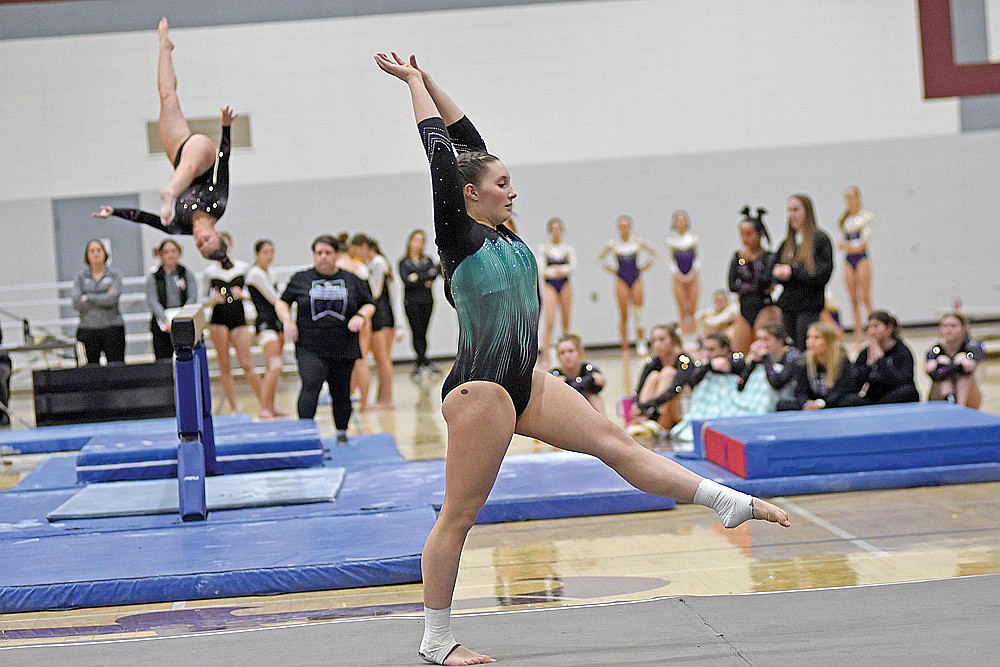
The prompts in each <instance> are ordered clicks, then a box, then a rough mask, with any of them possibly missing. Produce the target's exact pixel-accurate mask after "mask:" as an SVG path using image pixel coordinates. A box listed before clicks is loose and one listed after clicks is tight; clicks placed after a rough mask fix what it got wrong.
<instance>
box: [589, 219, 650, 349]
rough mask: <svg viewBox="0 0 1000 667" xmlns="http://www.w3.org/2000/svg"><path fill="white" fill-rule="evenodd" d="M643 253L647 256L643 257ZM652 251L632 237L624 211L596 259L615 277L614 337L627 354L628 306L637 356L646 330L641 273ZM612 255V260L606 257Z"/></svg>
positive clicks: (642, 242) (648, 263)
mask: <svg viewBox="0 0 1000 667" xmlns="http://www.w3.org/2000/svg"><path fill="white" fill-rule="evenodd" d="M643 254H645V255H646V256H647V257H643ZM655 256H656V252H655V251H654V250H653V249H652V248H651V247H650V246H649V244H647V243H646V242H645V241H643V240H642V239H639V238H636V239H634V240H633V239H632V218H631V217H629V216H627V215H620V216H618V239H617V240H611V241H608V244H607V245H606V246H604V250H602V251H601V254H600V257H599V259H600V260H601V261H602V266H603V267H604V269H605V270H606V271H607V272H608V273H611V274H613V275H614V276H615V277H616V278H617V280H615V299H616V300H617V302H618V337H619V340H621V347H622V354H623V355H626V356H627V355H628V354H629V353H630V351H631V345H630V344H629V338H628V311H629V306H631V307H632V317H633V319H634V320H635V334H636V351H637V352H638V353H639V355H640V356H645V355H646V351H647V348H646V341H645V338H646V331H645V329H644V328H643V326H642V302H643V282H642V273H643V271H645V270H646V269H648V268H649V267H650V266H652V264H653V259H652V258H653V257H655ZM611 257H614V264H613V265H612V264H610V263H609V262H608V261H607V260H609V259H610V258H611Z"/></svg>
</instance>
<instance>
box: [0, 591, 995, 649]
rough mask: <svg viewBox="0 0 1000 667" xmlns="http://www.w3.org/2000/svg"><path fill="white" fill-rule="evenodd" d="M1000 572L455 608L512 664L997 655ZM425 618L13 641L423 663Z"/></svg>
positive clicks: (484, 643) (464, 626)
mask: <svg viewBox="0 0 1000 667" xmlns="http://www.w3.org/2000/svg"><path fill="white" fill-rule="evenodd" d="M998 618H1000V575H984V576H976V577H965V578H958V579H946V580H940V581H927V582H915V583H904V584H888V585H882V586H867V587H858V588H836V589H824V590H812V591H798V592H785V593H770V594H750V595H730V596H713V597H669V598H661V599H657V600H650V601H644V602H636V603H620V604H607V605H596V606H587V607H558V608H549V609H535V610H524V611H500V612H490V613H484V614H475V615H467V616H457V617H456V618H455V619H454V620H453V628H454V630H455V635H456V637H457V638H458V639H459V640H464V641H467V642H469V644H470V645H471V646H473V647H474V648H476V649H477V650H481V651H485V652H487V653H490V654H491V655H493V656H494V657H498V658H500V661H501V662H500V664H502V665H533V666H535V665H662V664H670V665H768V666H770V665H796V666H799V665H810V666H813V665H835V666H836V667H844V666H845V665H849V664H852V663H853V664H858V665H876V664H877V665H880V666H881V665H908V666H909V665H944V664H946V665H948V666H949V667H957V666H959V665H983V664H988V663H990V662H991V661H995V660H996V659H997V656H998V655H1000V633H998V630H1000V621H998V620H997V619H998ZM421 627H422V623H421V621H420V620H419V619H411V618H392V617H388V618H378V619H365V620H357V621H352V622H334V623H314V624H309V625H303V626H296V627H284V628H270V629H266V630H255V631H244V632H224V633H218V634H211V633H203V634H198V635H182V636H176V637H156V638H151V639H141V640H120V641H108V642H100V643H93V644H85V645H68V646H38V647H30V648H17V649H9V650H0V663H3V664H17V665H45V666H46V667H55V666H57V665H73V666H74V667H83V666H84V665H101V666H104V665H112V664H128V665H154V664H157V665H163V664H185V665H240V667H250V666H255V665H418V664H423V663H422V661H421V660H420V659H419V658H418V657H417V655H416V647H417V642H418V641H419V638H420V632H421Z"/></svg>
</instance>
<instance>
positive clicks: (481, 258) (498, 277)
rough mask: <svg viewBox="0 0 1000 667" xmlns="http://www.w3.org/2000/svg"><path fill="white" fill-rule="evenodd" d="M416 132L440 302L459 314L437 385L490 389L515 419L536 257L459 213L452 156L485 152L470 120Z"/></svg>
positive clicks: (532, 343)
mask: <svg viewBox="0 0 1000 667" xmlns="http://www.w3.org/2000/svg"><path fill="white" fill-rule="evenodd" d="M418 128H419V130H420V136H421V139H422V141H423V144H424V149H425V150H426V151H427V159H428V160H429V161H430V166H431V184H432V186H433V188H434V242H435V244H436V245H437V247H438V252H439V253H440V255H441V268H442V272H443V274H444V280H445V296H447V297H448V301H450V302H451V304H452V305H453V306H455V309H456V310H457V311H458V324H459V328H458V354H457V355H456V357H455V365H454V366H453V367H452V369H451V372H450V373H448V377H446V378H445V380H444V383H443V384H442V385H441V397H442V398H444V397H445V396H447V395H448V393H449V392H450V391H452V390H454V389H455V388H456V387H458V386H459V385H461V384H464V383H466V382H473V381H477V380H478V381H485V382H494V383H496V384H498V385H500V386H501V387H503V388H504V390H505V391H506V392H507V394H508V395H509V396H510V400H511V402H512V403H513V404H514V410H515V412H516V413H517V414H519V415H520V414H521V413H522V412H524V410H525V408H527V407H528V402H529V401H530V399H531V380H532V374H533V372H534V366H535V361H536V358H537V356H538V312H539V306H538V301H539V299H538V266H537V265H536V264H535V255H534V253H532V252H531V250H530V249H529V248H528V246H527V245H525V243H524V241H522V240H521V239H519V238H518V237H517V234H515V233H514V232H512V231H510V229H508V228H507V227H506V226H505V225H501V226H500V227H499V228H497V229H494V228H493V227H492V226H490V225H486V224H483V223H480V222H478V221H476V220H473V219H472V218H471V217H469V214H468V212H467V211H466V209H465V197H464V195H463V185H464V184H465V180H464V179H463V177H462V175H461V173H460V170H459V168H458V163H457V159H456V157H455V153H454V150H457V151H459V152H460V153H464V152H474V151H485V150H486V144H485V143H484V142H483V139H482V137H480V136H479V133H478V132H477V131H476V128H475V127H474V126H473V125H472V123H471V122H470V121H469V119H468V118H465V117H462V118H461V119H460V120H458V121H456V122H455V123H452V124H451V125H449V126H447V127H445V124H444V121H443V120H442V119H441V118H439V117H432V118H427V119H425V120H422V121H420V123H418ZM494 159H495V158H494Z"/></svg>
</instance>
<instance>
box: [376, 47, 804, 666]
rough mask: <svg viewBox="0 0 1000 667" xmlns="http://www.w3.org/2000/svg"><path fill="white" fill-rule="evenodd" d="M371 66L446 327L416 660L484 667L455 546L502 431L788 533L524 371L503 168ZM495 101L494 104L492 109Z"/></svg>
mask: <svg viewBox="0 0 1000 667" xmlns="http://www.w3.org/2000/svg"><path fill="white" fill-rule="evenodd" d="M375 61H376V63H377V64H378V66H379V67H380V68H381V69H382V70H383V71H384V72H386V73H388V74H390V75H392V76H394V77H396V78H398V79H400V80H401V81H403V82H404V83H405V84H406V86H407V88H408V90H409V93H410V101H411V103H412V106H413V114H414V117H415V120H416V124H417V128H418V130H419V132H420V137H421V141H422V146H423V149H424V151H425V153H426V156H427V159H428V161H429V162H430V169H431V173H432V178H431V184H432V187H433V197H434V232H435V242H436V244H437V246H438V250H439V251H440V256H441V265H442V269H443V273H444V276H445V294H446V295H447V297H448V300H449V301H450V302H451V304H452V305H453V306H454V307H455V309H456V311H457V313H458V322H459V333H458V353H457V355H456V359H455V365H454V367H453V368H452V370H451V372H450V373H449V375H448V377H447V378H446V379H445V382H444V386H443V387H442V398H443V402H442V406H441V411H442V413H443V414H444V418H445V422H446V423H447V425H448V443H447V462H446V464H445V495H444V502H443V503H442V506H441V512H440V513H439V515H438V517H437V521H436V522H435V523H434V527H433V528H432V529H431V532H430V535H429V536H428V537H427V542H426V543H425V545H424V549H423V554H422V557H421V564H422V570H423V582H424V618H425V623H424V636H423V639H422V641H421V643H420V648H419V655H420V657H421V658H422V659H424V660H425V661H427V662H430V663H435V664H439V665H470V664H483V663H488V662H495V660H494V659H493V658H491V657H490V656H488V655H484V654H482V653H478V652H476V651H473V650H471V649H470V648H468V647H466V646H462V645H460V644H459V643H458V642H456V641H455V637H454V635H453V634H452V631H451V621H450V619H451V604H452V599H453V597H454V593H455V583H456V579H457V577H458V569H459V562H460V560H461V554H462V548H463V545H464V544H465V540H466V537H467V535H468V533H469V530H470V529H471V528H472V526H473V524H474V523H475V521H476V517H477V516H478V515H479V512H480V510H481V509H482V507H483V505H484V504H485V502H486V498H487V497H488V496H489V494H490V490H491V489H492V488H493V485H494V483H495V482H496V479H497V474H498V472H499V470H500V465H501V463H502V461H503V458H504V454H505V453H506V451H507V448H508V447H509V445H510V442H511V438H512V437H513V435H514V434H515V433H518V434H520V435H524V436H526V437H529V438H535V439H538V440H541V441H542V442H547V443H549V444H551V445H554V446H556V447H559V448H561V449H567V450H572V451H579V452H583V453H587V454H591V455H593V456H596V457H598V458H599V459H601V460H602V461H604V462H605V463H606V464H608V465H609V466H611V467H612V468H613V469H614V470H615V471H616V472H617V473H618V474H620V475H621V476H622V477H623V478H624V479H626V480H627V481H628V482H629V483H630V484H633V485H634V486H636V487H637V488H639V489H642V490H644V491H646V492H648V493H654V494H657V495H662V496H670V497H674V498H678V499H680V500H683V501H686V502H694V503H696V504H701V505H705V506H708V507H712V508H713V509H715V510H716V512H718V513H719V514H720V516H722V520H723V525H725V526H727V527H733V526H736V525H739V524H740V523H743V522H744V521H746V520H748V519H751V518H760V519H766V520H769V521H774V522H778V523H780V524H782V525H785V526H787V525H789V522H788V514H787V513H786V512H784V511H783V510H782V509H780V508H779V507H776V506H775V505H772V504H770V503H767V502H765V501H762V500H759V499H756V498H751V497H750V496H747V495H745V494H742V493H739V492H737V491H735V490H733V489H729V488H727V487H724V486H722V485H720V484H717V483H715V482H713V481H711V480H707V479H703V478H702V477H700V476H699V475H697V474H696V473H694V472H691V471H690V470H688V469H686V468H684V467H683V466H681V465H679V464H677V463H676V462H675V461H672V460H670V459H668V458H666V457H663V456H660V455H659V454H656V453H654V452H651V451H650V450H648V449H646V448H645V447H643V446H641V445H640V444H639V443H637V442H635V440H633V439H632V438H630V437H629V436H628V435H627V434H626V433H625V431H624V430H623V429H622V428H621V427H620V426H618V425H617V424H615V423H614V422H612V421H611V420H610V419H607V418H605V417H603V416H601V415H600V414H598V413H597V411H596V410H594V409H593V408H592V407H591V406H590V404H588V403H587V401H586V400H585V399H584V398H583V396H581V395H580V393H579V392H577V391H575V390H573V389H571V388H570V387H569V386H567V385H566V383H565V382H562V381H561V380H559V379H558V378H556V377H554V376H552V375H550V374H549V373H546V372H544V371H541V370H537V369H535V362H536V360H537V357H538V320H539V311H540V304H539V298H538V292H539V290H538V265H537V263H536V261H535V257H534V254H533V253H532V252H531V249H530V248H528V246H527V245H525V243H524V242H523V241H522V240H521V239H520V238H519V237H518V236H517V234H516V233H515V232H513V231H511V230H510V228H509V227H507V226H506V224H505V223H506V222H507V221H508V220H509V219H510V217H511V210H512V208H513V201H514V198H515V197H516V196H517V192H516V191H515V190H514V188H513V186H512V184H511V176H510V172H509V171H508V170H507V168H506V167H505V166H504V164H503V163H502V162H501V161H500V160H499V159H498V158H497V157H495V156H493V155H490V154H489V153H487V152H486V145H485V143H484V142H483V140H482V137H481V136H480V135H479V132H478V131H477V130H476V128H475V126H473V124H472V122H471V121H470V120H469V119H468V118H467V117H466V116H465V114H464V112H463V111H462V110H461V109H460V108H459V107H458V105H457V104H456V103H455V102H454V100H452V99H451V97H450V96H449V95H448V94H447V93H446V92H445V91H444V89H442V88H441V87H440V86H439V85H438V84H437V82H435V81H434V79H433V78H432V77H431V76H430V75H429V74H428V73H427V72H426V71H425V70H423V69H422V68H420V67H418V66H417V60H416V58H415V57H414V56H410V58H409V59H406V60H404V59H403V58H400V57H399V56H398V55H396V54H395V53H393V54H391V55H389V54H385V53H379V54H377V55H376V56H375ZM497 99H502V97H501V98H496V97H494V98H491V100H492V103H494V104H495V103H496V101H497ZM456 150H457V152H458V153H459V155H458V156H456Z"/></svg>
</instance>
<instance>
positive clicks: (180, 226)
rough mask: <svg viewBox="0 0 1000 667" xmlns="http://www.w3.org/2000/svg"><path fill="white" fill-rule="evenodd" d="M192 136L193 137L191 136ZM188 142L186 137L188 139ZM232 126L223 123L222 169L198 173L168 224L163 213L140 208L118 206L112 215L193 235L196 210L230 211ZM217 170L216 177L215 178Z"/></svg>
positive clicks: (217, 213)
mask: <svg viewBox="0 0 1000 667" xmlns="http://www.w3.org/2000/svg"><path fill="white" fill-rule="evenodd" d="M188 139H190V137H188ZM185 143H186V140H185ZM230 146H231V141H230V129H229V127H228V126H226V125H223V126H222V141H221V142H219V153H218V158H219V159H218V169H216V165H212V166H211V167H209V168H208V169H207V170H205V172H204V173H202V174H201V175H199V176H197V177H195V179H194V180H193V181H192V182H191V185H189V186H188V187H187V189H186V190H184V192H182V193H181V194H180V195H178V197H177V203H176V204H174V219H173V220H171V221H170V224H169V225H166V226H164V224H163V221H162V220H161V219H160V216H158V215H154V214H153V213H147V212H146V211H143V210H141V209H138V208H114V209H112V210H111V215H113V216H116V217H118V218H125V219H126V220H131V221H132V222H138V223H140V224H143V225H149V226H150V227H155V228H156V229H158V230H160V231H161V232H166V233H167V234H180V235H190V234H191V232H192V231H193V229H194V214H195V213H196V212H198V211H201V212H203V213H207V214H208V215H210V216H212V217H213V218H215V219H216V220H218V219H220V218H221V217H222V215H223V213H225V212H226V202H227V200H228V199H229V152H230ZM183 151H184V145H183V144H182V145H181V147H180V149H179V150H178V151H177V157H176V158H175V160H174V162H175V164H174V167H176V166H177V164H179V163H180V159H181V153H182V152H183ZM213 174H214V176H215V178H214V179H213V178H212V177H213Z"/></svg>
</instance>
